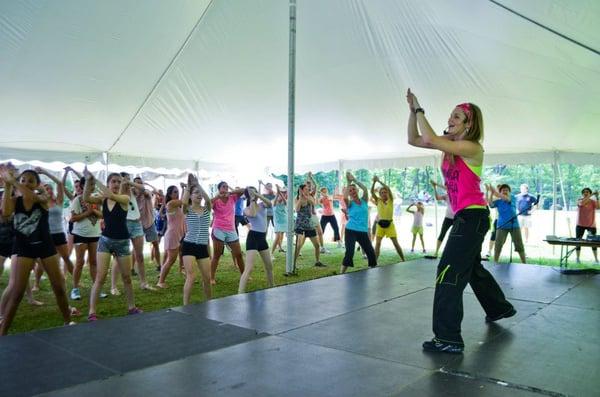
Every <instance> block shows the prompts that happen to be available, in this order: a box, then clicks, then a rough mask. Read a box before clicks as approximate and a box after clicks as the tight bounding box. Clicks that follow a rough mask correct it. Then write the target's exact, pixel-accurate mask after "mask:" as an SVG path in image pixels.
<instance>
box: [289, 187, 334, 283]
mask: <svg viewBox="0 0 600 397" xmlns="http://www.w3.org/2000/svg"><path fill="white" fill-rule="evenodd" d="M314 206H315V198H314V197H313V195H312V194H311V193H310V188H309V187H308V185H306V184H302V185H300V186H298V192H297V193H296V199H295V200H294V209H295V211H296V223H295V225H294V231H295V233H296V249H295V250H294V269H295V268H296V263H297V261H298V256H299V255H300V249H301V248H302V246H303V245H304V241H305V240H306V239H307V238H308V239H310V242H311V243H312V245H313V247H314V248H315V266H316V267H324V266H325V265H324V264H323V263H321V261H320V250H319V240H318V238H317V231H316V229H315V226H314V223H313V222H312V221H311V217H312V215H313V208H314ZM288 249H289V247H288ZM286 274H287V273H286ZM287 275H289V274H287Z"/></svg>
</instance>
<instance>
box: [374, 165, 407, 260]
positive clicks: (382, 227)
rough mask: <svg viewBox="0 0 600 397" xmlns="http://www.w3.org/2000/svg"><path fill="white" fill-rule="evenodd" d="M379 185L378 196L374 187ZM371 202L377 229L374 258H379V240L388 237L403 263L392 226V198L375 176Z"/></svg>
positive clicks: (396, 236) (390, 193)
mask: <svg viewBox="0 0 600 397" xmlns="http://www.w3.org/2000/svg"><path fill="white" fill-rule="evenodd" d="M377 183H379V184H380V185H381V187H380V188H379V196H378V195H377V189H375V185H376V184H377ZM371 201H372V202H373V204H375V205H376V206H377V218H378V219H379V220H378V221H377V229H376V231H375V236H376V240H375V256H376V257H377V258H379V252H380V251H381V240H383V238H384V237H389V238H390V240H392V243H393V244H394V247H395V248H396V252H397V253H398V255H399V256H400V260H401V261H402V262H404V254H403V253H402V248H400V244H398V235H397V233H396V227H395V226H394V198H393V196H392V192H391V190H390V188H389V187H388V186H387V185H386V184H385V183H383V182H381V181H380V180H379V178H378V177H377V175H375V176H373V184H372V185H371Z"/></svg>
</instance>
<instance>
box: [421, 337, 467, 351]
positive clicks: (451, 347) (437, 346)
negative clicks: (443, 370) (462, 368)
mask: <svg viewBox="0 0 600 397" xmlns="http://www.w3.org/2000/svg"><path fill="white" fill-rule="evenodd" d="M464 349H465V347H464V346H462V345H457V344H454V343H448V342H442V341H440V340H438V339H436V338H433V339H432V340H428V341H425V342H423V350H425V351H428V352H433V353H449V354H462V352H463V350H464Z"/></svg>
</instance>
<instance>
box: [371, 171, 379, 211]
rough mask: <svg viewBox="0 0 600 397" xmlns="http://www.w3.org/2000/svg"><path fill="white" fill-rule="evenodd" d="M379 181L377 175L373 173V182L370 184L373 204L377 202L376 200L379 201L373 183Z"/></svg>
mask: <svg viewBox="0 0 600 397" xmlns="http://www.w3.org/2000/svg"><path fill="white" fill-rule="evenodd" d="M378 181H379V178H377V175H373V183H372V184H371V201H373V202H374V203H375V204H377V201H379V197H377V192H376V191H375V184H376V183H377V182H378Z"/></svg>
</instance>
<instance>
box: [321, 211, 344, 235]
mask: <svg viewBox="0 0 600 397" xmlns="http://www.w3.org/2000/svg"><path fill="white" fill-rule="evenodd" d="M328 223H331V227H332V228H333V241H340V229H339V228H338V223H337V219H335V215H323V216H321V230H323V234H325V226H327V224H328Z"/></svg>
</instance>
